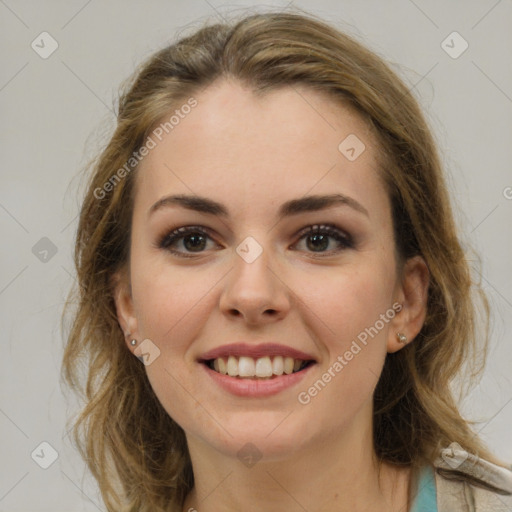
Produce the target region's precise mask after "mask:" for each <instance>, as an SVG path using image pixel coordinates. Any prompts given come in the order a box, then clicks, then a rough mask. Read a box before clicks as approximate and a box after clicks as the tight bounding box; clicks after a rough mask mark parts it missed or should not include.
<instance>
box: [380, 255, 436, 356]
mask: <svg viewBox="0 0 512 512" xmlns="http://www.w3.org/2000/svg"><path fill="white" fill-rule="evenodd" d="M429 280H430V278H429V271H428V267H427V264H426V263H425V260H424V259H423V258H422V257H421V256H414V257H413V258H410V259H408V260H407V261H406V262H405V264H404V266H403V270H402V276H401V279H400V282H398V283H397V287H396V291H395V300H396V302H398V303H400V304H402V309H401V310H400V311H399V312H398V313H397V314H396V315H395V317H394V318H393V320H391V322H390V328H389V331H388V342H387V351H388V352H389V353H393V352H397V351H398V350H400V349H402V348H403V347H404V346H405V345H406V344H407V343H410V342H412V340H413V339H414V338H415V337H416V336H417V335H418V333H419V332H420V331H421V328H422V327H423V323H424V322H425V318H426V316H427V299H428V286H429ZM397 333H400V334H402V335H405V336H406V337H407V341H405V342H400V341H399V339H398V336H397Z"/></svg>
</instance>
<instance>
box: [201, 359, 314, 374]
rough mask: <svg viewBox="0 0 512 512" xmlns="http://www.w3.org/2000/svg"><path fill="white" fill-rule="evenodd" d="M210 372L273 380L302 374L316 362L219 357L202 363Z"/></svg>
mask: <svg viewBox="0 0 512 512" xmlns="http://www.w3.org/2000/svg"><path fill="white" fill-rule="evenodd" d="M200 362H201V363H202V364H204V365H206V366H207V367H208V368H209V369H210V370H213V371H214V372H217V373H219V374H221V375H227V376H229V377H233V378H236V379H240V380H242V379H252V380H271V379H276V378H278V377H280V376H282V375H291V374H294V373H300V372H302V371H304V370H306V369H307V368H309V367H310V366H311V365H313V364H315V361H314V360H304V359H294V358H293V357H283V356H279V355H277V356H263V357H258V358H253V357H248V356H229V357H218V358H216V359H207V360H202V361H200Z"/></svg>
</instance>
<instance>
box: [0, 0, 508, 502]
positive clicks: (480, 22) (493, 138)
mask: <svg viewBox="0 0 512 512" xmlns="http://www.w3.org/2000/svg"><path fill="white" fill-rule="evenodd" d="M286 5H287V2H285V1H282V2H280V1H274V2H266V3H262V2H261V3H260V2H241V1H238V2H236V3H228V2H224V3H223V2H221V1H218V0H190V1H187V2H177V1H163V0H160V1H152V2H147V3H146V2H134V1H130V2H127V1H120V0H113V1H110V2H100V1H99V0H92V1H88V2H87V1H84V0H79V1H78V0H77V1H56V0H55V1H50V2H36V1H34V0H33V1H25V2H22V1H15V0H0V34H2V36H1V37H2V45H0V55H1V63H2V65H1V75H0V77H1V78H0V106H1V112H2V115H1V121H0V125H1V141H2V152H1V182H0V183H1V188H0V228H1V239H2V242H1V247H2V249H1V256H0V269H1V271H0V315H1V325H2V331H1V332H2V341H1V343H2V350H3V357H2V359H1V362H0V365H1V369H0V376H1V377H0V378H1V380H0V433H1V439H0V442H1V446H2V447H1V468H0V475H1V478H0V512H2V511H4V512H5V511H9V512H15V511H28V510H33V511H52V512H56V511H94V510H104V507H103V505H102V504H101V501H100V498H99V495H98V492H97V488H96V485H95V483H94V481H93V480H92V479H91V477H90V476H89V475H88V473H87V472H86V471H85V469H84V464H83V462H82V461H81V459H80V458H79V456H78V453H77V452H76V451H75V449H74V448H73V447H72V445H71V443H70V441H69V438H68V437H67V436H66V429H65V420H66V418H67V417H68V416H69V415H72V414H74V413H76V410H77V407H76V403H75V402H74V401H73V398H72V396H70V397H67V398H66V396H65V395H64V394H63V392H62V390H61V387H60V383H59V369H60V363H61V355H62V346H63V339H62V334H61V331H60V314H61V310H62V306H63V303H64V297H65V295H66V293H67V291H68V289H69V287H70V286H71V284H72V282H73V277H72V275H73V267H72V261H71V251H72V241H73V236H74V232H75V229H76V216H77V212H78V192H77V191H78V189H79V185H80V179H79V178H78V174H79V171H80V169H82V168H83V166H84V164H85V163H86V162H87V161H88V159H89V158H91V157H92V156H93V155H95V154H96V152H97V151H98V149H99V147H100V145H101V144H102V143H104V142H105V141H106V136H107V135H108V134H109V133H110V130H111V129H112V127H113V123H114V118H113V114H112V105H113V99H114V98H115V97H116V93H117V90H118V87H119V85H120V83H121V82H122V80H124V79H125V78H126V77H128V75H129V74H130V73H131V72H132V71H133V69H134V66H135V65H136V64H138V63H139V62H140V61H141V60H142V59H143V58H145V57H146V56H147V55H149V54H150V53H151V52H152V51H154V50H155V49H157V48H160V47H161V46H163V45H165V44H166V43H169V42H171V41H173V40H174V39H175V38H176V36H177V34H178V33H184V32H188V31H192V30H193V29H194V28H197V27H198V26H199V25H200V24H201V23H202V22H203V21H204V20H205V19H207V18H211V19H219V20H220V19H221V18H222V16H224V15H226V14H227V13H229V12H232V11H236V12H239V10H240V8H241V7H243V6H252V7H253V9H254V10H261V9H262V8H264V7H271V8H276V9H277V8H282V7H285V6H286ZM294 5H295V6H298V7H301V8H303V9H307V10H310V11H311V12H314V13H316V14H318V15H320V16H322V17H324V18H325V19H327V20H330V21H331V22H333V23H334V24H336V25H337V26H338V27H339V28H341V29H342V30H346V31H347V32H349V33H351V34H352V35H355V36H356V37H358V38H359V39H360V40H362V41H364V42H365V43H366V44H367V45H368V46H369V47H370V48H372V49H373V50H374V51H376V52H378V53H379V54H381V55H382V56H384V57H385V58H386V59H388V60H389V61H391V62H392V63H393V65H394V66H395V67H396V69H398V68H399V69H400V73H401V75H402V76H403V77H404V79H405V80H406V82H407V83H408V84H409V85H410V87H411V90H412V91H413V93H414V94H415V95H416V96H418V97H419V98H420V100H421V104H422V106H423V108H424V109H425V111H426V113H427V116H428V118H429V120H430V123H431V126H432V127H433V129H434V132H435V134H436V137H437V139H438V141H439V145H440V150H441V153H442V155H443V159H444V161H445V163H446V168H447V172H448V177H449V183H450V189H451V191H452V194H453V198H454V206H455V211H456V215H457V219H458V222H459V224H460V226H461V229H462V230H463V231H462V237H463V239H464V240H465V241H467V242H469V243H471V244H473V246H474V247H475V248H476V249H477V250H478V251H479V253H480V254H481V256H482V261H483V272H482V280H483V283H484V286H485V289H486V290H487V291H488V294H489V297H490V300H491V306H492V308H493V312H494V321H493V325H494V327H493V331H492V349H491V354H490V358H489V361H488V365H487V368H486V372H485V374H484V377H483V379H482V381H481V383H480V384H479V385H478V386H477V387H476V388H475V389H474V390H473V391H472V392H471V394H470V395H469V396H468V397H467V398H466V399H464V400H463V401H462V402H461V407H462V410H463V412H464V414H465V415H467V416H468V417H469V418H471V419H474V420H476V421H479V422H480V423H478V425H477V426H476V429H477V430H478V431H479V433H480V435H481V436H483V438H484V439H485V440H486V441H487V442H488V443H489V445H490V446H491V448H492V449H493V450H494V451H495V452H496V453H497V454H498V455H499V456H500V457H501V458H502V459H505V460H507V461H509V462H512V439H511V437H512V436H511V435H510V432H511V427H510V426H511V424H512V386H511V381H512V379H511V368H512V364H511V363H512V350H511V334H510V333H511V332H512V266H511V263H510V262H511V261H512V257H511V256H512V241H511V237H510V234H511V230H510V224H511V220H512V199H511V198H512V189H511V188H507V187H512V173H511V171H510V162H511V156H512V155H511V153H512V149H511V146H512V145H511V141H512V116H511V113H512V99H511V97H512V69H511V66H510V59H509V56H510V50H511V43H512V31H511V30H510V26H511V21H512V3H511V2H510V1H507V0H502V1H495V0H489V1H487V0H481V1H458V2H456V1H452V2H442V1H440V0H438V1H429V2H427V1H421V0H415V1H414V2H413V1H411V0H393V1H388V2H379V1H376V0H375V1H364V2H361V1H355V0H354V1H348V0H343V1H339V0H320V1H315V2H314V3H313V2H305V1H302V2H301V1H295V2H294ZM43 31H47V32H49V33H50V34H51V36H52V37H53V38H54V39H55V40H56V41H57V42H58V45H59V47H58V49H57V50H56V51H55V52H54V53H53V54H52V55H51V56H50V57H49V58H47V59H42V58H41V57H40V56H39V55H38V54H37V53H36V52H35V51H34V50H33V49H32V48H31V43H32V41H33V40H35V39H36V37H37V36H38V35H39V34H40V33H41V32H43ZM453 31H457V32H459V33H460V34H461V35H462V37H463V38H464V39H465V40H466V41H467V42H468V43H469V48H468V49H467V50H466V51H465V52H464V53H463V54H462V55H460V56H459V57H458V58H457V59H453V58H451V57H450V56H449V55H448V54H447V53H446V52H445V51H444V50H443V48H442V47H441V43H442V41H443V40H445V38H446V37H447V36H448V35H449V34H451V33H452V32H453ZM36 42H37V40H36ZM47 48H48V47H47ZM507 196H508V198H507ZM43 237H47V238H48V239H49V240H50V241H51V244H53V245H54V246H55V249H56V250H57V252H56V254H54V255H52V252H51V247H50V245H49V243H48V241H47V240H44V241H42V242H40V239H41V238H43ZM36 244H39V245H36ZM34 246H35V249H33V248H34ZM55 249H53V250H55ZM44 250H49V252H48V253H47V254H45V253H44V252H41V251H44ZM34 253H35V254H34ZM41 258H43V259H44V258H46V260H47V261H41ZM44 441H46V442H48V443H50V445H51V446H52V447H54V449H55V450H56V451H57V452H58V454H59V456H58V458H57V460H56V461H55V462H54V463H53V464H52V465H51V466H50V467H49V468H48V469H46V470H45V469H42V468H41V467H39V465H37V464H36V463H35V462H34V460H33V459H32V458H31V453H32V452H33V451H34V449H36V448H37V447H38V446H39V445H40V443H41V442H44ZM36 453H37V452H36ZM38 453H41V452H40V449H39V452H38ZM45 453H46V455H45V456H49V455H48V454H49V451H48V450H46V452H45ZM42 458H43V457H42V456H41V458H40V459H42Z"/></svg>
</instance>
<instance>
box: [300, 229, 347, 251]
mask: <svg viewBox="0 0 512 512" xmlns="http://www.w3.org/2000/svg"><path fill="white" fill-rule="evenodd" d="M298 236H299V237H300V240H299V242H298V243H297V244H295V246H294V247H297V246H298V245H299V244H300V242H301V241H302V240H304V242H305V244H306V248H307V250H309V251H311V252H316V253H333V252H334V253H336V252H340V251H343V250H345V249H350V248H353V247H354V242H353V240H352V238H351V237H350V235H348V234H346V233H345V232H344V231H342V230H341V229H339V228H337V227H336V226H332V225H328V224H321V225H318V224H317V225H314V226H308V227H307V228H305V229H303V230H302V231H301V232H300V233H299V234H298ZM332 240H334V243H333V242H332ZM333 246H334V247H333Z"/></svg>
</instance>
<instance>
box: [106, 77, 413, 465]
mask: <svg viewBox="0 0 512 512" xmlns="http://www.w3.org/2000/svg"><path fill="white" fill-rule="evenodd" d="M195 98H196V100H197V106H195V107H194V108H193V109H191V111H190V113H188V114H187V115H186V116H183V118H180V121H179V124H176V125H175V126H174V128H173V129H172V131H169V133H168V134H167V135H166V136H165V137H162V140H161V141H160V142H158V144H157V145H156V147H154V148H153V149H151V151H150V152H149V154H148V155H147V156H146V157H145V158H144V160H143V161H142V163H141V166H140V167H139V169H138V171H137V180H136V194H135V200H134V211H133V224H132V242H131V248H130V251H131V252H130V267H129V282H130V285H131V289H130V292H128V291H126V290H127V288H126V287H121V286H120V287H119V288H118V290H117V293H116V303H117V309H118V316H119V320H120V323H121V325H122V327H123V329H124V330H125V332H126V331H129V332H130V333H131V336H130V339H131V338H134V337H135V338H136V339H138V340H139V343H140V342H141V341H142V340H150V341H149V342H145V343H149V344H150V345H147V346H148V347H152V348H151V349H150V352H151V351H153V353H154V354H157V352H154V351H155V350H156V349H155V347H156V348H157V349H158V351H159V355H158V356H157V357H155V358H154V360H153V361H152V362H151V363H150V364H148V365H147V366H146V367H145V368H146V371H147V375H148V378H149V380H150V382H151V385H152V387H153V389H154V391H155V393H156V395H157V397H158V399H159V400H160V402H161V403H162V405H163V407H164V408H165V410H166V411H167V412H168V413H169V415H170V416H171V417H172V418H173V419H174V420H175V421H176V422H177V423H178V424H179V425H180V426H181V427H182V428H183V429H184V431H185V433H186V435H187V438H188V440H189V442H190V441H191V440H195V442H197V443H202V444H203V445H204V446H209V447H210V448H212V449H214V450H218V451H219V452H222V453H223V454H225V455H230V456H233V457H234V456H236V454H237V452H238V451H239V450H240V448H241V447H242V446H244V445H245V443H247V442H251V443H253V444H255V445H256V446H257V447H258V448H259V450H260V451H261V452H262V454H263V455H264V456H267V457H268V458H275V459H277V458H279V457H282V456H283V457H284V456H285V454H290V453H291V452H295V451H297V450H300V449H306V448H308V447H309V448H311V447H314V446H315V443H320V442H324V441H325V440H326V438H328V437H333V436H336V435H338V434H339V433H340V432H349V431H351V429H354V428H355V427H356V426H357V427H358V428H360V427H363V428H368V426H369V425H370V423H371V414H372V400H371V398H372V393H373V390H374V388H375V385H376V383H377V379H378V376H379V375H380V372H381V369H382V366H383V364H384V359H385V357H386V353H387V352H390V351H394V350H398V349H399V345H398V344H397V342H396V332H397V331H400V330H402V331H406V334H407V335H408V336H409V338H410V337H411V336H414V335H415V334H416V333H417V331H418V330H419V328H420V326H421V323H422V318H423V317H421V315H419V316H418V314H416V316H415V317H414V318H413V315H412V314H409V313H407V311H408V310H407V307H408V306H407V304H409V302H410V303H411V304H412V301H409V302H408V299H407V288H406V287H405V286H404V282H405V283H406V282H407V281H404V279H403V276H399V275H397V268H396V267H397V265H396V259H395V253H394V240H393V228H392V220H391V208H390V203H389V199H388V196H387V194H386V191H385V188H384V186H383V183H382V182H381V179H380V178H379V175H378V164H377V156H378V147H377V145H376V144H375V141H374V139H373V138H372V136H371V133H370V132H369V130H368V128H367V126H366V125H365V123H364V122H363V121H362V119H361V118H360V117H359V116H358V115H357V114H355V113H354V112H353V111H351V110H349V109H348V108H346V107H343V106H340V105H338V104H336V103H334V102H333V101H332V99H330V98H328V97H326V96H323V95H322V94H320V93H318V92H315V91H312V90H310V89H308V88H306V87H298V86H295V87H294V88H283V89H280V90H277V91H273V92H270V93H267V94H266V95H264V96H262V97H257V96H255V95H254V94H253V93H252V92H251V91H250V90H249V89H245V88H243V87H242V86H241V85H239V84H238V83H235V82H230V81H221V82H217V83H216V84H214V85H212V86H210V87H209V88H208V89H206V90H204V91H203V92H202V93H201V94H200V95H197V96H195ZM347 137H349V139H347ZM356 137H357V138H356ZM345 139H347V141H345ZM343 141H345V142H343ZM340 143H341V145H340ZM363 144H364V146H363ZM363 149H364V150H363ZM362 150H363V151H362ZM361 151H362V152H361ZM178 195H180V196H182V197H184V196H186V197H188V198H189V199H188V200H185V199H183V198H182V199H181V200H178V199H176V198H174V199H173V198H172V196H178ZM176 230H178V231H176ZM397 303H401V304H403V308H404V309H402V311H400V313H398V309H399V307H397V306H396V304H397ZM394 304H395V307H393V305H394ZM411 311H412V310H411ZM407 322H409V323H407ZM407 329H409V330H408V331H407ZM413 331H414V332H413ZM230 344H243V348H244V349H246V350H245V352H244V351H243V350H242V349H241V348H240V345H238V346H237V347H227V348H222V349H221V350H222V352H221V353H223V354H225V357H223V360H224V362H226V364H227V371H228V373H229V372H230V373H236V370H237V369H238V370H239V371H240V372H245V371H247V372H248V374H251V372H252V371H253V370H254V371H256V370H255V368H259V370H258V371H261V372H262V374H265V372H268V371H269V370H268V369H269V365H270V368H271V370H270V372H271V373H272V374H273V372H274V370H275V372H276V373H279V372H280V371H283V369H282V368H281V369H280V366H281V364H282V365H283V366H284V367H285V372H286V366H287V365H289V364H290V363H289V362H288V363H287V362H286V359H285V357H292V358H294V359H301V360H304V361H310V362H309V363H308V365H307V366H306V368H304V369H302V370H299V371H297V372H296V373H293V374H290V375H288V374H286V373H285V374H284V375H281V376H274V377H272V378H270V377H267V378H265V379H263V378H262V377H253V378H247V377H240V376H238V377H236V376H230V375H229V374H228V375H221V374H220V373H218V372H217V371H216V370H215V369H211V368H209V367H208V366H207V363H205V362H204V361H203V360H204V359H206V360H208V361H210V360H211V359H212V357H213V356H214V355H215V354H213V353H212V354H207V353H208V352H211V351H214V350H215V349H219V348H221V347H224V346H225V345H230ZM267 344H273V345H267ZM265 345H266V346H265ZM276 345H280V347H276ZM256 346H258V347H257V348H258V351H257V352H254V351H253V352H251V349H254V348H255V347H256ZM130 350H133V347H130ZM293 350H295V351H300V352H301V353H302V354H298V353H297V352H295V353H293ZM229 354H231V355H232V356H233V357H234V361H235V362H234V363H233V362H231V363H230V362H229V361H228V360H227V356H228V355H229ZM248 354H251V355H252V356H253V357H250V358H248V357H247V356H248ZM286 354H288V356H286ZM298 355H301V357H298ZM242 356H243V357H242ZM266 356H268V357H269V358H270V360H269V359H267V357H266ZM279 357H282V362H281V361H280V360H279ZM213 358H214V357H213ZM239 358H242V359H239ZM214 359H215V358H214ZM237 360H238V362H239V364H238V365H236V362H237ZM260 360H261V361H263V362H260ZM214 364H215V365H217V364H220V365H221V366H220V367H219V369H220V370H222V368H223V365H222V363H221V362H219V361H218V359H217V363H214ZM298 365H301V366H302V365H303V363H301V362H298V363H297V366H298ZM297 366H296V367H297ZM242 368H243V369H242ZM288 371H289V369H288ZM270 433H271V435H270Z"/></svg>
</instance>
